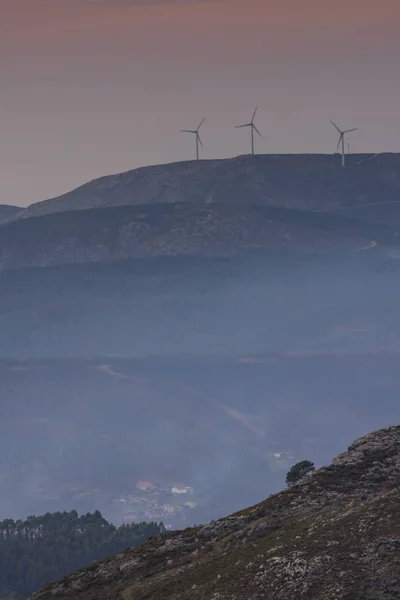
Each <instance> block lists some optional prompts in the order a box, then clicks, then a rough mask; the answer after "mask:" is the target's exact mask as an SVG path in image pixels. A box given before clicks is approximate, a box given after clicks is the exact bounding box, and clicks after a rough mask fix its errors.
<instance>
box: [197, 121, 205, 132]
mask: <svg viewBox="0 0 400 600" xmlns="http://www.w3.org/2000/svg"><path fill="white" fill-rule="evenodd" d="M205 120H206V119H205V118H204V119H203V120H202V122H201V123H200V125H199V126H198V128H197V131H198V130H199V129H200V127H201V126H202V125H203V123H204V121H205Z"/></svg>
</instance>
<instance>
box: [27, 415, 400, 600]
mask: <svg viewBox="0 0 400 600" xmlns="http://www.w3.org/2000/svg"><path fill="white" fill-rule="evenodd" d="M399 484H400V426H393V427H389V428H387V429H383V430H381V431H376V432H373V433H370V434H369V435H366V436H365V437H363V438H361V439H358V440H357V441H355V442H354V443H353V444H352V445H351V446H350V447H349V449H348V451H347V452H345V453H344V454H341V455H340V456H338V457H337V458H336V459H334V461H333V462H332V464H331V465H329V466H328V467H323V468H321V469H319V470H317V471H315V472H314V473H313V474H312V475H311V476H308V477H306V479H305V480H303V482H301V483H299V484H297V485H295V486H293V487H292V488H290V489H286V490H284V491H283V492H281V493H279V494H277V495H274V496H270V497H269V498H267V499H266V500H265V501H264V502H262V503H260V504H259V505H257V506H254V507H252V508H249V509H247V510H244V511H242V512H240V513H237V514H235V515H232V516H231V517H228V518H225V519H221V520H219V521H217V522H215V523H211V524H209V525H205V526H201V527H197V528H192V529H186V530H184V531H180V532H179V531H178V532H174V533H171V534H167V535H165V536H162V537H157V538H152V539H151V540H150V541H149V542H148V543H146V544H145V545H144V546H142V547H140V548H139V549H135V550H129V551H127V552H125V553H122V554H119V555H118V556H115V557H113V558H110V559H108V560H105V561H102V562H99V563H95V564H92V565H90V566H88V567H87V568H86V569H83V570H81V571H79V572H77V573H74V574H72V575H69V576H67V577H65V578H64V579H63V580H61V581H59V582H56V583H52V584H49V585H48V586H47V587H45V588H44V589H42V590H41V591H39V592H38V593H36V594H35V595H34V596H33V598H34V599H35V600H50V599H52V600H67V599H72V598H74V600H106V599H107V600H111V599H113V600H114V599H115V600H117V599H118V600H145V599H146V600H187V599H189V598H190V599H193V600H261V599H266V598H274V600H294V599H295V598H296V600H297V599H302V600H322V599H324V600H326V599H329V600H345V599H346V600H380V599H382V600H383V599H385V600H395V599H397V598H399V596H400V560H399V557H400V487H399Z"/></svg>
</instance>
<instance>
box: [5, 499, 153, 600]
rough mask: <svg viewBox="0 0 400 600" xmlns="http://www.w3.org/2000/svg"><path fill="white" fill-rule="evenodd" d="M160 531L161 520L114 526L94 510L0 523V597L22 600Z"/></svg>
mask: <svg viewBox="0 0 400 600" xmlns="http://www.w3.org/2000/svg"><path fill="white" fill-rule="evenodd" d="M164 531H165V527H164V525H163V524H162V523H131V524H130V525H121V526H120V527H115V525H113V524H112V523H108V522H107V521H106V520H105V519H104V518H103V517H102V515H101V513H100V512H99V511H95V512H94V513H93V514H91V513H87V514H86V515H81V516H78V513H77V512H76V511H75V510H72V511H71V512H56V513H47V514H45V515H42V516H40V517H36V516H30V517H28V518H27V519H26V520H25V521H16V522H15V521H13V520H11V519H6V520H5V521H0V600H23V598H26V596H30V595H31V594H32V593H33V592H34V591H35V590H37V589H39V588H40V587H41V586H42V585H44V584H45V583H46V582H47V581H52V580H55V579H59V578H60V577H63V576H64V575H66V574H67V573H70V572H71V571H75V570H77V569H79V568H81V567H83V566H85V565H86V564H89V563H91V562H93V561H95V560H100V559H102V558H106V557H107V556H110V555H111V554H118V553H119V552H123V551H124V550H126V549H127V548H134V547H136V546H138V545H139V544H143V543H144V542H146V540H147V539H148V538H149V537H152V536H156V535H161V534H162V533H164ZM13 593H14V596H13V595H12V594H13Z"/></svg>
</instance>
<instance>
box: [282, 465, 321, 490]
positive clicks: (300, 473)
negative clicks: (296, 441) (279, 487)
mask: <svg viewBox="0 0 400 600" xmlns="http://www.w3.org/2000/svg"><path fill="white" fill-rule="evenodd" d="M314 469H315V467H314V463H312V462H310V461H309V460H302V461H301V462H298V463H296V464H295V465H293V467H292V468H291V469H289V471H288V472H287V474H286V485H288V486H290V485H294V484H295V483H297V482H298V481H301V480H302V479H304V477H305V476H306V475H308V473H310V471H314Z"/></svg>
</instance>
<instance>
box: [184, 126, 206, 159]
mask: <svg viewBox="0 0 400 600" xmlns="http://www.w3.org/2000/svg"><path fill="white" fill-rule="evenodd" d="M204 121H205V119H203V120H202V122H201V123H200V125H199V126H198V128H197V129H181V131H182V132H183V133H194V135H195V136H196V160H199V144H200V146H201V147H203V143H202V141H201V139H200V136H199V129H200V127H201V126H202V125H203V123H204Z"/></svg>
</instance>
